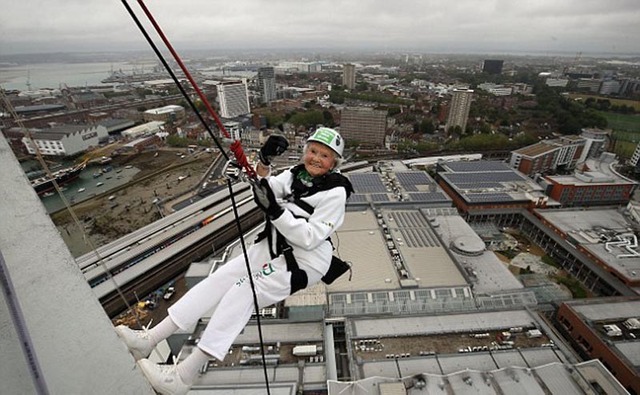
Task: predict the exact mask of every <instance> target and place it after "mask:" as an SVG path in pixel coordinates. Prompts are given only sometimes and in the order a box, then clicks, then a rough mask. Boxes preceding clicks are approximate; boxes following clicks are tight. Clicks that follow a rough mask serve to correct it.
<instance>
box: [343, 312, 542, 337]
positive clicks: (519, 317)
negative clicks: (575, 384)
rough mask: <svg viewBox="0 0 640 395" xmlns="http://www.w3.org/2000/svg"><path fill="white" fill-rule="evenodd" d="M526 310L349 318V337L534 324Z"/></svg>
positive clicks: (446, 331) (429, 332)
mask: <svg viewBox="0 0 640 395" xmlns="http://www.w3.org/2000/svg"><path fill="white" fill-rule="evenodd" d="M534 322H535V320H534V318H533V317H531V315H530V314H529V313H528V312H527V311H526V310H509V311H486V312H478V313H468V314H445V315H438V316H411V317H389V318H377V319H376V318H353V319H352V320H351V325H352V330H353V332H352V337H354V338H376V337H380V336H395V335H401V334H402V335H429V334H438V333H452V332H476V331H488V330H497V329H504V328H512V327H528V326H532V325H534Z"/></svg>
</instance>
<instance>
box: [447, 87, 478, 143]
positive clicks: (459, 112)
mask: <svg viewBox="0 0 640 395" xmlns="http://www.w3.org/2000/svg"><path fill="white" fill-rule="evenodd" d="M472 99H473V90H472V89H454V90H453V95H452V97H451V105H450V106H449V116H448V117H447V124H446V126H445V130H446V131H447V133H449V130H450V129H451V128H453V127H456V126H459V127H460V129H462V131H464V130H465V128H466V127H467V120H468V119H469V109H470V108H471V100H472Z"/></svg>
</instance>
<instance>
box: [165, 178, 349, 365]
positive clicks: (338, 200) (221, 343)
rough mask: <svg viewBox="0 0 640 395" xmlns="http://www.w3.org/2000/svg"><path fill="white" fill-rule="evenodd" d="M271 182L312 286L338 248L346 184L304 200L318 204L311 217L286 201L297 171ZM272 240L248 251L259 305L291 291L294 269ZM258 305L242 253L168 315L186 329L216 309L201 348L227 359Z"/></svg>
mask: <svg viewBox="0 0 640 395" xmlns="http://www.w3.org/2000/svg"><path fill="white" fill-rule="evenodd" d="M268 181H269V185H270V186H271V188H272V190H273V192H274V194H275V196H276V199H277V200H278V202H280V205H281V206H282V207H283V208H284V209H285V210H284V213H283V214H282V215H280V217H278V218H277V219H275V220H272V221H271V223H272V225H273V227H274V228H275V229H277V230H278V231H280V233H281V234H282V235H283V236H284V237H285V238H286V239H287V242H288V243H289V245H290V246H291V247H292V248H293V254H294V256H295V258H296V261H297V262H298V265H299V267H300V269H302V270H304V271H305V272H306V273H307V276H308V280H309V282H308V286H311V285H313V284H315V283H317V282H318V281H320V280H321V278H322V276H324V274H325V273H326V272H327V270H328V269H329V264H330V262H331V256H332V249H333V248H332V246H331V243H329V241H327V238H329V236H330V235H331V234H332V233H333V232H334V231H335V230H336V229H337V228H338V227H339V226H340V225H341V224H342V221H343V220H344V213H345V204H346V199H347V193H346V191H345V188H342V187H336V188H332V189H329V190H326V191H320V192H317V193H315V194H313V195H311V196H309V197H303V198H302V200H303V201H305V202H306V203H308V204H309V205H311V206H312V207H313V208H314V211H313V214H312V215H311V216H310V215H309V214H308V213H307V212H306V211H304V210H303V209H301V208H300V207H299V206H297V205H296V204H294V203H290V202H286V201H281V199H283V198H285V197H286V196H289V195H290V194H291V183H292V181H293V174H292V173H291V172H290V171H289V170H287V171H284V172H282V173H281V174H279V175H277V176H272V177H269V178H268ZM275 229H273V233H274V234H273V237H272V240H274V241H275V240H276V236H275ZM267 240H268V239H267V238H265V239H263V240H262V241H260V242H258V243H256V244H254V245H252V246H251V247H250V248H249V249H248V251H247V255H248V257H249V262H250V266H251V272H252V274H253V278H254V285H255V288H256V295H257V298H258V304H259V306H260V308H262V307H266V306H269V305H271V304H274V303H277V302H279V301H281V300H284V299H285V298H286V297H287V296H289V294H290V290H291V284H290V279H291V273H290V272H288V271H287V266H286V261H285V259H284V257H283V256H282V255H280V256H278V257H276V258H275V259H271V256H270V254H269V245H268V241H267ZM275 250H276V249H275V246H274V247H273V251H275ZM253 307H254V306H253V293H252V292H251V284H250V282H249V278H248V274H247V270H246V265H245V262H244V255H242V254H241V255H239V256H237V257H236V258H234V259H232V260H231V261H229V262H228V263H226V264H225V265H224V266H222V267H220V268H219V269H217V270H216V271H215V272H214V273H212V274H211V275H210V276H209V277H207V278H206V279H204V280H202V281H201V282H200V283H198V284H197V285H196V286H195V287H193V288H192V289H191V290H189V292H187V293H186V294H185V295H184V296H183V297H182V298H180V300H178V301H177V302H176V303H175V304H174V305H173V306H171V307H170V308H169V316H170V317H171V319H172V320H173V322H175V324H176V325H177V326H178V327H180V328H181V329H183V330H186V329H187V328H189V327H191V326H192V325H193V324H195V323H196V322H197V320H198V319H199V318H201V317H202V316H203V315H204V314H205V313H206V312H208V311H211V310H212V309H214V308H215V310H213V313H212V315H211V320H210V322H209V324H208V325H207V327H206V328H205V330H204V332H203V334H202V337H201V338H200V341H199V342H198V347H200V348H201V349H202V350H203V351H205V352H206V353H208V354H210V355H213V356H214V357H215V358H217V359H218V360H220V361H222V360H223V359H224V357H225V355H226V354H227V352H228V350H229V347H231V344H233V341H234V340H235V338H236V337H237V336H238V335H239V334H240V332H241V331H242V329H243V328H244V327H245V325H246V324H247V322H248V321H249V319H250V318H251V313H252V312H253V310H254V309H253Z"/></svg>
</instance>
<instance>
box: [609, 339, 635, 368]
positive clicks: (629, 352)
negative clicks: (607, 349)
mask: <svg viewBox="0 0 640 395" xmlns="http://www.w3.org/2000/svg"><path fill="white" fill-rule="evenodd" d="M614 347H615V348H617V349H618V351H619V352H620V353H621V354H622V355H624V356H625V357H626V358H627V360H629V362H631V364H632V365H633V366H634V367H635V368H636V370H637V369H638V368H640V342H637V341H628V342H616V343H615V344H614Z"/></svg>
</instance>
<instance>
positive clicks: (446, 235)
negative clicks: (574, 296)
mask: <svg viewBox="0 0 640 395" xmlns="http://www.w3.org/2000/svg"><path fill="white" fill-rule="evenodd" d="M421 211H422V212H423V213H424V214H425V215H426V217H428V218H430V219H431V224H432V226H435V225H437V227H436V228H434V229H436V232H437V233H438V236H439V238H440V239H441V240H442V241H443V244H444V245H446V246H451V245H456V244H464V243H466V244H469V241H473V240H476V239H477V241H478V242H479V243H481V245H482V250H484V251H482V252H481V253H480V254H479V255H470V254H465V255H463V254H462V253H460V252H457V251H456V249H451V250H450V253H451V255H453V256H454V257H455V258H456V260H457V261H458V262H459V264H460V266H461V267H462V268H463V269H464V270H465V271H466V272H467V276H468V278H469V279H470V281H471V283H472V284H473V289H474V292H476V293H491V292H496V291H505V290H511V289H522V288H524V287H523V285H522V284H521V283H520V282H519V281H518V280H517V279H516V278H515V276H514V275H513V274H512V273H511V272H510V271H509V269H508V267H507V266H506V265H505V264H504V263H502V261H500V259H498V257H497V256H496V254H495V253H494V252H493V251H488V250H486V249H484V242H483V241H482V239H480V237H478V236H477V234H476V232H475V231H474V230H473V228H471V226H470V225H469V224H468V223H467V222H466V221H465V220H464V218H462V217H460V216H459V215H458V214H457V212H455V211H454V210H436V209H423V210H421ZM456 272H457V273H458V274H459V271H458V270H457V268H456Z"/></svg>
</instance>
